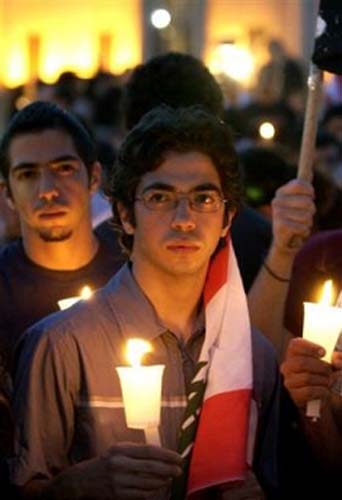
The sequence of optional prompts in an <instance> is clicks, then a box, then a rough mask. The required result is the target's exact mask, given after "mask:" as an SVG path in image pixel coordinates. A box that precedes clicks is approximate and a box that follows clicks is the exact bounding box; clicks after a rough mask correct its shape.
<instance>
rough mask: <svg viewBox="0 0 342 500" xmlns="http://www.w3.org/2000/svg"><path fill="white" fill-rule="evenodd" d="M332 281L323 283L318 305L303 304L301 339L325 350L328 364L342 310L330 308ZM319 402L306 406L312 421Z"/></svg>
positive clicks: (338, 328) (341, 321)
mask: <svg viewBox="0 0 342 500" xmlns="http://www.w3.org/2000/svg"><path fill="white" fill-rule="evenodd" d="M332 295H333V293H332V281H331V280H328V281H326V282H325V283H324V286H323V292H322V297H321V300H320V302H319V303H317V304H315V303H312V302H304V324H303V338H305V339H307V340H310V341H311V342H314V343H315V344H318V345H320V346H322V347H324V349H325V355H324V357H323V358H322V359H323V360H324V361H327V362H328V363H330V362H331V356H332V353H333V351H334V348H335V345H336V342H337V339H338V336H339V333H340V331H341V328H342V308H341V307H334V306H332V305H331V304H332V302H333V298H332ZM320 405H321V401H320V400H319V399H315V400H313V401H309V402H308V403H307V406H306V415H307V416H308V417H311V418H313V419H315V420H316V419H317V418H319V417H320Z"/></svg>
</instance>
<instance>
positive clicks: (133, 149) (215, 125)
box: [109, 106, 241, 252]
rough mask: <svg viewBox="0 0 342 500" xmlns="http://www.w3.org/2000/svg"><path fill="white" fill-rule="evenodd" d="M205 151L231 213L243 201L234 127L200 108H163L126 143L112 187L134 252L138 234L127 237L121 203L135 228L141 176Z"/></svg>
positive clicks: (124, 239) (124, 238)
mask: <svg viewBox="0 0 342 500" xmlns="http://www.w3.org/2000/svg"><path fill="white" fill-rule="evenodd" d="M171 152H176V153H188V152H200V153H203V154H205V155H207V156H208V157H209V158H210V159H211V161H212V162H213V164H214V165H215V167H216V169H217V172H218V174H219V177H220V181H221V187H222V192H223V195H224V198H226V199H227V200H228V203H227V205H226V207H227V210H232V209H237V208H238V206H239V203H240V194H241V186H240V171H239V166H238V159H237V155H236V152H235V150H234V146H233V140H232V134H231V131H230V128H229V127H228V126H227V125H226V124H224V122H223V121H221V120H219V119H218V118H217V117H215V116H213V115H211V114H209V113H207V112H205V111H204V110H202V109H201V108H199V107H197V106H192V107H189V108H179V109H173V108H170V107H168V106H159V107H157V108H155V109H153V110H152V111H150V112H149V113H147V114H146V115H145V116H144V117H143V118H142V119H141V121H140V122H139V123H138V125H136V126H135V127H134V128H133V129H132V131H131V132H130V133H129V134H128V135H127V137H126V139H125V140H124V142H123V143H122V145H121V148H120V150H119V154H118V161H117V165H116V169H115V173H114V176H113V178H112V182H111V187H110V193H109V194H110V197H111V199H112V203H113V214H114V223H115V225H116V228H117V229H118V230H119V231H120V233H121V243H122V245H123V246H124V248H125V249H126V250H127V251H128V252H130V251H131V250H132V246H133V236H131V235H127V234H125V233H124V231H123V228H122V224H121V221H120V217H119V213H118V209H117V203H118V202H120V203H121V204H122V205H123V206H124V207H125V208H126V210H127V211H128V214H129V217H130V222H131V223H132V224H133V225H134V224H135V218H134V199H135V196H136V190H137V187H138V185H139V183H140V181H141V178H142V176H143V175H144V174H146V173H147V172H150V171H152V170H156V169H157V168H158V167H159V166H160V165H161V164H162V162H163V161H164V160H165V158H166V156H167V154H168V153H171Z"/></svg>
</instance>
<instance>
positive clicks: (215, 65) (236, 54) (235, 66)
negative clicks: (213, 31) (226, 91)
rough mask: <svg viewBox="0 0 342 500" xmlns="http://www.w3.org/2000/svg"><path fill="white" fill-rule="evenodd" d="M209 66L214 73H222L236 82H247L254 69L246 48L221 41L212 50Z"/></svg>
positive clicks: (251, 58)
mask: <svg viewBox="0 0 342 500" xmlns="http://www.w3.org/2000/svg"><path fill="white" fill-rule="evenodd" d="M209 68H210V70H211V71H212V72H213V73H215V74H219V73H224V74H226V75H227V76H229V77H230V78H233V79H234V80H237V81H238V82H247V81H249V80H250V78H251V76H252V73H253V71H254V60H253V57H252V55H251V53H250V52H249V51H248V50H247V49H246V48H244V47H239V46H237V45H235V44H234V43H221V44H220V45H218V46H217V48H216V50H215V52H214V55H213V59H212V61H211V63H210V64H209Z"/></svg>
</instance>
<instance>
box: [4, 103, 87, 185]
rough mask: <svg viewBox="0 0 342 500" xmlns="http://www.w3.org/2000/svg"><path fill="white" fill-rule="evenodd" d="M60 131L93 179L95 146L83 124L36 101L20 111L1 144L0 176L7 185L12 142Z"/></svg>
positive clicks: (53, 107) (52, 107)
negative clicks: (47, 131)
mask: <svg viewBox="0 0 342 500" xmlns="http://www.w3.org/2000/svg"><path fill="white" fill-rule="evenodd" d="M51 129H52V130H60V131H63V132H65V133H66V134H67V135H69V136H70V137H71V139H72V142H73V144H74V146H75V149H76V151H77V153H78V155H79V156H80V158H81V160H82V161H83V163H84V164H85V167H86V169H87V171H88V175H89V176H90V174H91V170H92V166H93V164H94V162H95V161H96V150H95V144H94V142H93V140H92V138H91V136H90V134H89V132H88V131H87V130H86V129H85V127H84V126H83V125H82V123H81V122H80V121H79V120H78V119H77V118H76V117H74V116H73V115H72V114H71V113H69V112H67V111H64V110H63V109H62V108H60V107H59V106H57V105H56V104H53V103H51V102H46V101H35V102H33V103H31V104H29V105H28V106H25V108H23V109H22V110H20V111H18V112H17V113H16V114H15V115H14V116H13V117H12V119H11V120H10V122H9V124H8V126H7V128H6V130H5V133H4V135H3V136H2V139H1V141H0V172H1V174H2V177H3V178H4V180H5V181H6V182H7V183H8V176H9V170H10V160H9V156H8V151H9V147H10V144H11V141H12V140H13V139H14V138H15V137H18V136H20V135H24V134H32V133H33V134H34V133H39V132H43V131H44V130H51Z"/></svg>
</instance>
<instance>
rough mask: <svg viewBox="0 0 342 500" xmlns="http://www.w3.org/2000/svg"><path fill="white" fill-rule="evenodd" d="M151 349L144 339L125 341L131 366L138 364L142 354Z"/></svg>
mask: <svg viewBox="0 0 342 500" xmlns="http://www.w3.org/2000/svg"><path fill="white" fill-rule="evenodd" d="M151 351H152V347H151V344H150V343H149V342H147V341H146V340H142V339H129V341H128V342H127V359H128V362H129V363H130V364H131V365H132V366H140V364H141V359H142V357H143V355H144V354H146V353H148V352H151Z"/></svg>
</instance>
